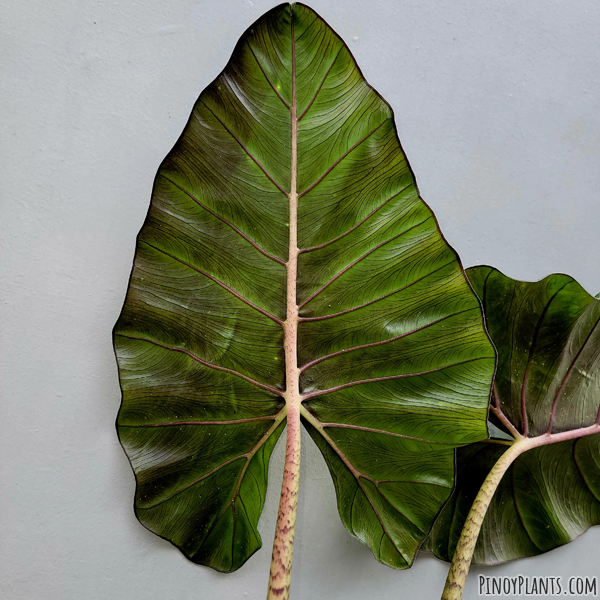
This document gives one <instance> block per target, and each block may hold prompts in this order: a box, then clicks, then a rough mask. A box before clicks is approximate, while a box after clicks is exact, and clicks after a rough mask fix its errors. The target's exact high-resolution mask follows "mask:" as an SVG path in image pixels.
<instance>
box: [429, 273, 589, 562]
mask: <svg viewBox="0 0 600 600" xmlns="http://www.w3.org/2000/svg"><path fill="white" fill-rule="evenodd" d="M467 274H468V276H469V278H470V280H471V282H472V283H473V286H474V288H475V290H476V291H477V293H478V294H479V295H480V297H481V299H482V301H483V303H484V310H485V314H486V319H487V324H488V329H489V332H490V335H491V337H492V340H493V341H494V343H495V344H496V347H497V349H498V372H497V374H496V380H495V384H494V400H493V402H492V411H494V412H496V414H498V415H499V416H500V419H498V417H497V416H495V415H493V416H492V419H493V420H494V423H495V424H496V425H498V426H499V427H501V428H502V429H504V431H505V432H507V433H509V432H510V430H511V426H512V427H514V428H515V430H517V431H518V433H520V434H521V435H524V436H526V437H529V438H533V437H537V436H547V435H548V434H551V436H548V438H547V440H546V441H547V442H552V437H554V439H560V435H559V434H563V436H564V437H569V436H570V435H574V434H577V433H578V431H579V433H581V434H586V435H585V436H584V437H576V438H574V439H568V440H564V441H558V442H555V443H549V444H547V445H543V446H540V447H538V448H534V449H532V450H528V451H527V452H525V453H523V454H521V455H520V456H519V457H518V458H517V459H516V460H515V462H514V463H513V464H512V466H511V467H510V468H509V471H507V473H506V474H505V475H504V477H503V479H502V480H501V482H500V485H499V487H498V489H497V490H496V493H495V495H494V497H493V499H492V502H491V504H490V507H489V509H488V512H487V514H486V517H485V519H484V521H483V525H482V529H481V533H480V536H479V539H478V542H477V546H476V548H475V553H474V562H476V563H498V562H504V561H507V560H512V559H514V558H520V557H523V556H532V555H536V554H540V553H542V552H546V551H548V550H551V549H552V548H556V547H557V546H560V545H562V544H565V543H567V542H569V541H571V540H572V539H573V538H575V537H577V536H578V535H580V534H581V533H583V532H584V531H585V530H586V529H588V528H589V527H591V526H592V525H597V524H600V434H597V433H596V434H592V435H589V433H590V431H594V429H591V430H590V429H587V428H589V427H590V426H593V425H594V424H597V423H598V418H599V416H600V411H599V407H600V327H598V323H599V322H600V301H599V300H595V299H594V298H593V297H592V296H590V295H589V294H588V293H587V292H586V291H585V290H583V289H582V287H581V286H580V285H579V284H578V283H577V282H576V281H575V280H574V279H572V278H571V277H568V276H566V275H551V276H549V277H546V278H545V279H543V280H542V281H539V282H537V283H527V282H522V281H515V280H514V279H510V278H509V277H506V276H505V275H503V274H502V273H500V272H499V271H497V270H496V269H492V268H491V267H476V268H473V269H469V270H468V271H467ZM500 411H501V413H500ZM582 428H583V429H584V431H581V429H582ZM506 448H507V446H505V445H501V444H498V443H496V442H495V441H494V440H490V441H489V442H482V443H478V444H473V445H470V446H467V447H465V448H461V449H459V450H458V475H457V487H456V490H455V491H454V493H453V495H452V498H451V500H450V502H449V503H448V505H447V506H446V507H445V508H444V510H443V512H442V514H441V515H440V518H439V519H438V521H437V522H436V525H435V527H434V529H433V532H432V534H431V539H430V540H429V542H428V544H429V546H430V548H431V549H433V550H434V552H435V553H436V555H437V556H439V557H440V558H443V559H445V560H450V559H451V558H452V556H453V554H454V550H455V547H456V544H457V542H458V538H459V536H460V532H461V530H462V527H463V524H464V522H465V519H466V517H467V513H468V511H469V509H470V507H471V504H472V503H473V500H474V499H475V496H476V495H477V492H478V491H479V488H480V486H481V484H482V483H483V481H484V479H485V477H486V476H487V474H488V472H489V471H490V469H491V468H492V466H493V465H494V463H495V462H496V461H497V460H498V458H499V457H500V456H501V455H502V454H503V453H504V452H505V451H506Z"/></svg>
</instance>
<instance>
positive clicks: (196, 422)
mask: <svg viewBox="0 0 600 600" xmlns="http://www.w3.org/2000/svg"><path fill="white" fill-rule="evenodd" d="M276 418H277V415H271V416H268V417H249V418H247V419H232V420H230V421H174V422H172V423H146V424H144V425H119V427H132V428H140V427H178V426H179V425H236V424H237V423H254V422H255V421H273V420H274V419H276Z"/></svg>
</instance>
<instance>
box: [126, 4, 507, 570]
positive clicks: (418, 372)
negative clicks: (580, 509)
mask: <svg viewBox="0 0 600 600" xmlns="http://www.w3.org/2000/svg"><path fill="white" fill-rule="evenodd" d="M114 333H115V335H114V340H115V347H116V351H117V356H118V362H119V368H120V377H121V386H122V389H123V403H122V407H121V410H120V413H119V417H118V432H119V436H120V439H121V442H122V444H123V447H124V448H125V451H126V452H127V454H128V456H129V458H130V460H131V464H132V466H133V469H134V471H135V474H136V480H137V491H136V496H135V510H136V515H137V517H138V519H139V520H140V521H141V522H142V523H143V524H144V525H145V526H146V527H147V528H148V529H150V530H151V531H153V532H155V533H156V534H158V535H160V536H162V537H164V538H166V539H168V540H170V541H171V542H173V543H174V544H175V545H177V546H178V547H179V548H180V549H181V550H182V552H184V553H185V555H186V556H187V557H188V558H190V559H191V560H193V561H195V562H198V563H202V564H206V565H209V566H211V567H213V568H215V569H218V570H220V571H231V570H234V569H237V568H238V567H240V566H241V565H242V564H243V563H244V561H245V560H246V559H247V558H248V557H249V556H250V555H251V554H252V553H253V552H254V551H255V550H256V549H258V548H259V547H260V544H261V541H260V536H259V534H258V531H257V522H258V519H259V517H260V514H261V511H262V508H263V503H264V498H265V490H266V483H267V467H268V462H269V457H270V455H271V452H272V450H273V447H274V445H275V442H276V440H277V438H278V437H279V435H280V433H281V431H282V429H283V427H284V424H285V423H286V421H287V424H288V456H287V459H286V474H285V476H284V490H283V494H284V499H285V498H287V499H285V506H284V502H283V501H282V507H283V508H284V509H285V510H287V509H288V508H289V510H290V511H291V513H292V515H293V514H294V512H293V511H294V510H295V502H296V495H297V477H298V464H299V458H300V455H299V441H300V438H299V429H298V428H299V423H300V414H302V418H303V419H304V423H305V425H306V426H307V427H308V429H309V431H310V434H311V436H312V437H313V439H314V440H315V442H316V443H317V445H318V446H319V448H320V449H321V451H322V452H323V455H324V456H325V459H326V460H327V464H328V465H329V467H330V469H331V472H332V476H333V479H334V482H335V486H336V492H337V496H338V503H339V509H340V513H341V516H342V520H343V521H344V523H345V525H346V527H347V528H348V529H349V530H350V531H351V532H352V533H354V534H355V535H356V536H357V537H359V538H360V539H361V540H363V541H364V542H365V543H366V544H368V545H369V547H370V548H371V549H372V550H373V552H374V554H375V556H376V557H377V558H378V559H379V560H381V561H382V562H385V563H386V564H389V565H391V566H394V567H406V566H407V565H410V564H411V563H412V561H413V559H414V555H415V553H416V551H417V549H418V546H419V544H420V543H421V541H422V539H423V538H424V537H425V536H426V535H427V533H428V532H429V530H430V527H431V525H432V523H433V520H434V518H435V517H436V515H437V514H438V512H439V510H440V509H441V507H442V506H443V504H444V502H445V501H446V500H447V498H448V496H449V494H450V491H451V489H452V486H453V481H454V479H453V477H454V474H453V471H454V447H455V446H456V445H459V444H465V443H469V442H473V441H477V440H481V439H483V438H485V437H486V436H487V431H486V414H487V402H488V398H489V392H490V386H491V379H492V373H493V368H494V362H495V355H494V351H493V347H492V345H491V343H490V341H489V339H488V337H487V335H486V333H485V330H484V326H483V319H482V315H481V311H480V305H479V302H478V300H477V298H476V296H475V295H474V294H473V292H472V290H471V288H470V286H469V284H468V282H467V280H466V278H465V275H464V272H463V271H462V268H461V266H460V264H459V261H458V259H457V257H456V254H455V253H454V251H453V250H452V249H451V248H450V247H449V246H448V245H447V243H446V242H445V240H444V239H443V237H442V235H441V234H440V231H439V229H438V227H437V223H436V221H435V218H434V217H433V214H432V212H431V210H430V209H429V208H428V207H427V206H426V205H425V204H424V203H423V202H422V200H421V199H420V198H419V195H418V190H417V187H416V183H415V180H414V177H413V174H412V172H411V169H410V167H409V165H408V162H407V160H406V157H405V155H404V153H403V151H402V149H401V147H400V144H399V141H398V138H397V135H396V129H395V125H394V120H393V115H392V111H391V109H390V108H389V106H388V105H387V104H386V103H385V102H384V101H383V100H382V98H381V97H380V96H379V95H378V94H377V93H376V92H375V91H374V90H373V89H372V88H371V87H370V86H369V85H368V84H367V82H366V81H365V80H364V78H363V77H362V75H361V73H360V71H359V69H358V67H357V66H356V63H355V62H354V59H353V58H352V56H351V54H350V52H349V50H348V48H347V47H346V46H345V45H344V43H343V42H342V41H341V40H340V38H339V37H338V36H337V35H336V34H335V33H334V32H333V31H332V30H331V29H330V28H329V27H328V26H327V24H326V23H325V22H324V21H323V20H321V19H320V18H319V17H318V16H317V15H316V14H315V13H314V12H313V11H312V10H310V9H308V8H307V7H305V6H302V5H299V4H294V5H291V6H290V5H283V6H280V7H277V8H275V9H273V10H272V11H270V12H269V13H267V14H266V15H265V16H264V17H262V18H261V19H260V20H259V21H257V22H256V23H255V24H254V25H253V26H252V27H251V28H250V29H249V30H247V31H246V33H245V34H244V35H243V36H242V38H241V39H240V41H239V43H238V44H237V46H236V48H235V51H234V53H233V56H232V58H231V60H230V62H229V63H228V65H227V67H226V68H225V70H224V71H223V72H222V73H221V75H219V77H218V78H217V79H216V80H215V81H214V82H213V83H212V84H211V85H210V86H209V87H208V88H207V89H206V90H205V91H204V92H203V93H202V94H201V96H200V98H199V99H198V101H197V103H196V105H195V106H194V109H193V112H192V115H191V117H190V120H189V122H188V124H187V126H186V128H185V131H184V132H183V134H182V136H181V138H180V139H179V140H178V142H177V143H176V145H175V147H174V148H173V149H172V150H171V152H170V153H169V154H168V156H167V157H166V159H165V161H164V162H163V163H162V165H161V167H160V169H159V172H158V174H157V177H156V181H155V184H154V190H153V196H152V204H151V207H150V211H149V213H148V216H147V219H146V221H145V223H144V226H143V228H142V230H141V232H140V234H139V237H138V244H137V250H136V256H135V263H134V269H133V273H132V277H131V282H130V286H129V291H128V294H127V298H126V301H125V306H124V308H123V312H122V314H121V316H120V318H119V321H118V323H117V325H116V327H115V332H114ZM301 403H302V404H301ZM286 493H287V494H288V496H289V497H287V496H285V494H286ZM280 516H281V513H280ZM290 528H291V529H292V538H291V539H293V517H290V520H289V521H287V522H285V523H283V525H281V527H279V525H278V534H277V535H278V539H279V536H283V537H284V536H288V537H287V538H286V539H287V541H288V542H289V530H290ZM286 543H287V542H286ZM283 545H285V544H283ZM287 546H291V543H287ZM277 552H279V550H278V549H277V548H276V550H275V554H277ZM290 560H291V559H290ZM286 568H287V567H286Z"/></svg>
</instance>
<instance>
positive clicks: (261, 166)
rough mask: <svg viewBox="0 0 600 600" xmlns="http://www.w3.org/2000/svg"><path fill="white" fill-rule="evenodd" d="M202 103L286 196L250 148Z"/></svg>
mask: <svg viewBox="0 0 600 600" xmlns="http://www.w3.org/2000/svg"><path fill="white" fill-rule="evenodd" d="M201 102H202V101H201ZM202 104H203V105H204V106H206V108H207V110H209V111H210V112H211V114H212V115H213V117H214V118H215V119H216V120H217V121H219V123H221V125H222V126H223V127H224V129H225V130H226V131H227V132H228V133H229V135H231V137H232V138H233V139H234V140H235V141H236V142H237V143H238V144H239V146H240V147H241V149H242V150H243V151H244V152H245V153H246V154H247V155H248V156H249V157H250V158H251V159H252V160H253V161H254V163H255V164H256V166H257V167H258V168H259V169H260V170H261V171H262V172H263V173H264V174H265V175H266V176H267V178H268V179H269V181H270V182H271V183H272V184H273V185H274V186H275V187H276V188H277V189H278V190H279V191H280V192H281V193H282V194H285V195H286V196H287V195H288V193H287V192H286V191H285V190H284V189H283V188H282V187H281V186H280V185H279V184H278V183H277V182H276V181H275V179H274V178H273V176H272V175H271V174H270V173H269V172H268V171H267V170H266V169H265V167H263V165H262V164H261V162H260V161H259V160H258V159H257V158H256V157H255V156H254V155H253V154H252V153H251V152H250V150H248V148H246V146H245V145H244V144H243V143H242V140H240V138H238V136H237V135H235V133H233V131H231V129H229V127H227V125H225V123H224V122H223V121H222V120H221V119H220V118H219V117H218V116H217V115H216V113H215V112H214V111H213V110H212V109H211V108H210V107H209V106H208V105H207V104H205V103H204V102H202Z"/></svg>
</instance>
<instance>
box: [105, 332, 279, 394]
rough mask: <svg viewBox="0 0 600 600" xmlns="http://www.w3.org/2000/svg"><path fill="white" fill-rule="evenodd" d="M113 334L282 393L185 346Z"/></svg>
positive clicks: (275, 392)
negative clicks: (185, 355)
mask: <svg viewBox="0 0 600 600" xmlns="http://www.w3.org/2000/svg"><path fill="white" fill-rule="evenodd" d="M115 335H118V336H120V337H124V338H127V339H129V340H138V341H140V342H147V343H148V344H153V345H154V346H159V347H160V348H164V349H165V350H172V351H173V352H182V353H183V354H187V355H188V356H189V357H190V358H191V359H192V360H195V361H196V362H197V363H200V364H201V365H203V366H205V367H208V368H209V369H215V370H216V371H223V372H224V373H229V374H230V375H235V376H236V377H239V378H240V379H244V380H245V381H247V382H248V383H251V384H252V385H255V386H256V387H259V388H261V389H263V390H267V391H268V392H272V393H273V394H276V395H277V396H281V394H282V391H281V390H278V389H277V388H274V387H272V386H270V385H266V384H264V383H260V381H256V379H252V377H248V376H247V375H244V374H242V373H239V372H238V371H234V370H233V369H227V368H226V367H220V366H219V365H214V364H212V363H209V362H206V361H205V360H202V359H201V358H198V357H197V356H196V355H195V354H193V353H192V352H190V351H189V350H186V349H185V348H179V347H178V346H169V345H167V344H161V343H160V342H157V341H156V340H151V339H149V338H144V337H137V336H133V335H125V334H124V333H116V334H115Z"/></svg>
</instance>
